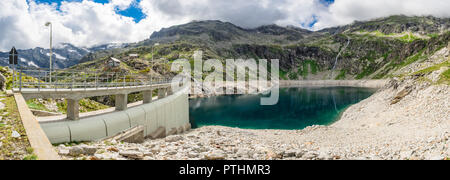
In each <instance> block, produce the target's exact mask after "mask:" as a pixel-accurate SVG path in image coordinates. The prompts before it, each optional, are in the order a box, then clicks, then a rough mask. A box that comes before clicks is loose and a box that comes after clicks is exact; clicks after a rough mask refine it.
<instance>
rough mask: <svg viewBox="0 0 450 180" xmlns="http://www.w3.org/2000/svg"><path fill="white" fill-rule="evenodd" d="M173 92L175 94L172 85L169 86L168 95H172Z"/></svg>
mask: <svg viewBox="0 0 450 180" xmlns="http://www.w3.org/2000/svg"><path fill="white" fill-rule="evenodd" d="M172 94H173V91H172V87H171V86H169V87H168V88H167V96H170V95H172Z"/></svg>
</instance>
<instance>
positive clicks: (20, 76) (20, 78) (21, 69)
mask: <svg viewBox="0 0 450 180" xmlns="http://www.w3.org/2000/svg"><path fill="white" fill-rule="evenodd" d="M19 68H20V72H19V92H22V72H23V68H22V67H20V66H19Z"/></svg>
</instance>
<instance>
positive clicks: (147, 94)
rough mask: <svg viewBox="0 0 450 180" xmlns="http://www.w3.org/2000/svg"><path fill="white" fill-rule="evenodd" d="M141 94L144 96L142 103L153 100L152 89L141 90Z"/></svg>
mask: <svg viewBox="0 0 450 180" xmlns="http://www.w3.org/2000/svg"><path fill="white" fill-rule="evenodd" d="M142 96H143V98H144V104H147V103H151V102H152V100H153V91H152V90H148V91H143V92H142Z"/></svg>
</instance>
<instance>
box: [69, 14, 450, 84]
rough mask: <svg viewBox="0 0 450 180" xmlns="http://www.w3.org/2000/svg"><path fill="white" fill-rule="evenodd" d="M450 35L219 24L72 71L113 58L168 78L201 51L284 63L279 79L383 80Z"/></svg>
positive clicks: (433, 22) (427, 23) (391, 20)
mask: <svg viewBox="0 0 450 180" xmlns="http://www.w3.org/2000/svg"><path fill="white" fill-rule="evenodd" d="M449 27H450V19H448V18H446V19H440V18H435V17H407V16H391V17H387V18H380V19H375V20H371V21H366V22H355V23H353V24H350V25H346V26H341V27H334V28H328V29H324V30H321V31H316V32H313V31H308V30H304V29H301V28H297V27H292V26H289V27H281V26H277V25H266V26H261V27H258V28H254V29H245V28H241V27H238V26H236V25H233V24H231V23H227V22H221V21H194V22H191V23H188V24H184V25H178V26H173V27H170V28H164V29H162V30H160V31H159V32H155V33H153V34H152V35H151V37H150V38H149V39H148V40H144V41H142V42H139V43H135V44H130V45H129V46H127V47H125V48H122V49H120V50H115V51H114V52H111V53H106V54H105V52H102V54H98V55H95V54H94V55H92V57H94V58H88V57H85V58H84V59H85V62H84V63H81V64H78V65H75V66H73V67H71V68H72V69H79V70H81V69H91V70H94V69H97V70H102V69H105V68H106V61H107V60H108V59H109V57H115V58H118V59H121V60H122V65H121V66H120V67H119V69H120V70H119V71H123V72H130V73H134V74H142V75H152V76H170V75H172V73H169V72H168V70H169V68H170V63H171V62H172V61H174V60H176V59H179V58H184V59H189V60H192V59H193V52H194V51H196V50H202V51H203V59H204V60H207V59H212V58H213V59H219V60H222V61H223V62H224V60H225V59H239V58H243V59H249V58H254V59H279V60H280V75H281V78H282V79H380V78H387V77H390V76H391V74H392V72H394V71H395V70H397V69H399V68H401V67H403V66H406V65H408V64H411V63H413V62H415V61H419V60H424V59H426V57H427V56H429V55H430V54H432V53H433V52H435V51H437V50H439V49H440V48H442V47H445V46H447V44H448V42H449V40H450V33H449V32H448V30H449ZM156 43H158V44H159V45H158V46H154V45H155V44H156ZM347 43H348V46H346V44H347ZM339 52H341V53H340V56H339V58H338V59H337V61H336V56H337V55H338V54H339ZM129 54H138V55H139V57H138V58H130V57H129V56H128V55H129ZM152 59H154V60H156V62H153V63H152V61H151V60H152Z"/></svg>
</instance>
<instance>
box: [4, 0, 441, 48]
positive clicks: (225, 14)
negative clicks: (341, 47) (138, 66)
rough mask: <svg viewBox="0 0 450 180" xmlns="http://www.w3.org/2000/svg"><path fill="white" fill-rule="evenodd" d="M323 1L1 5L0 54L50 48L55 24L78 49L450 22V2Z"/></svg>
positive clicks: (17, 1) (61, 37) (16, 1)
mask: <svg viewBox="0 0 450 180" xmlns="http://www.w3.org/2000/svg"><path fill="white" fill-rule="evenodd" d="M320 2H321V1H320V0H245V1H244V0H226V1H223V0H141V1H140V3H139V4H137V3H136V1H135V0H110V2H109V3H105V4H100V3H95V2H93V1H92V0H82V1H67V2H62V3H61V5H60V7H59V8H58V7H57V4H52V5H49V4H41V3H36V2H34V0H29V3H27V0H0V7H2V10H1V11H0V50H2V51H5V50H9V48H11V46H13V45H15V46H16V47H17V48H20V49H24V48H33V47H37V46H40V47H47V46H48V41H49V40H48V36H49V30H48V28H47V27H45V26H44V24H45V22H47V21H51V22H52V23H53V30H54V44H58V43H63V42H68V43H72V44H74V45H76V46H92V45H97V44H103V43H112V42H116V43H120V42H122V43H123V42H137V41H140V40H144V39H146V38H148V37H149V36H150V35H151V33H152V32H154V31H157V30H159V29H161V28H163V27H169V26H172V25H177V24H183V23H188V22H190V21H192V20H210V19H212V20H223V21H228V22H232V23H234V24H236V25H239V26H242V27H256V26H260V25H265V24H279V25H295V26H303V27H304V28H308V27H307V26H308V24H310V23H311V22H314V21H316V20H317V23H316V24H315V25H314V27H313V29H316V30H317V29H322V28H325V27H331V26H336V25H344V24H348V23H351V22H353V21H354V20H367V19H372V18H377V17H383V16H388V15H394V14H405V15H434V16H438V17H450V11H449V10H448V9H450V1H448V0H446V1H443V0H428V1H422V0H395V1H393V0H336V2H335V3H333V4H331V5H330V6H329V7H327V6H325V5H323V4H322V3H320ZM132 5H136V6H139V7H140V8H141V9H142V12H143V13H144V14H145V15H146V17H145V19H142V20H141V21H139V22H138V23H136V22H135V21H134V20H133V19H132V18H130V17H125V16H121V15H119V14H117V13H116V10H117V9H119V10H125V9H127V8H128V7H130V6H132Z"/></svg>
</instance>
